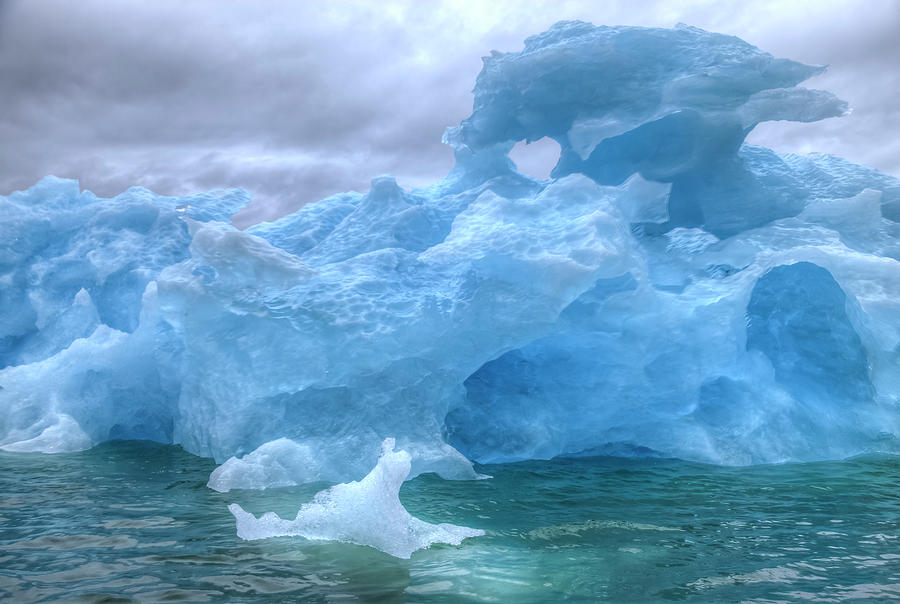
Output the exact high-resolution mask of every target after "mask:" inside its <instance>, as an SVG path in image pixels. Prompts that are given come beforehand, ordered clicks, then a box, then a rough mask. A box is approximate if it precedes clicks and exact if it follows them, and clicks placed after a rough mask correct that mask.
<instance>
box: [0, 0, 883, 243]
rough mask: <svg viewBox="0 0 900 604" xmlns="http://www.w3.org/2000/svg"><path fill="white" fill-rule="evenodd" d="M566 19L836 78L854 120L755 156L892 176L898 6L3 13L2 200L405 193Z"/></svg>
mask: <svg viewBox="0 0 900 604" xmlns="http://www.w3.org/2000/svg"><path fill="white" fill-rule="evenodd" d="M561 19H582V20H585V21H591V22H593V23H595V24H597V25H600V24H606V25H619V24H622V25H647V26H665V27H671V26H673V25H675V24H676V23H678V22H684V23H688V24H690V25H695V26H698V27H702V28H704V29H708V30H712V31H719V32H723V33H729V34H734V35H737V36H740V37H741V38H743V39H745V40H747V41H748V42H750V43H752V44H755V45H757V46H759V47H760V48H762V49H763V50H766V51H768V52H771V53H772V54H774V55H775V56H779V57H786V58H791V59H795V60H799V61H803V62H806V63H813V64H829V65H830V66H831V67H830V70H829V71H828V72H827V73H826V74H824V75H822V76H818V77H816V78H814V79H813V80H810V81H809V82H808V83H807V84H806V85H807V86H810V87H816V88H824V89H827V90H830V91H832V92H834V93H835V94H837V95H838V96H839V97H841V98H843V99H844V100H846V101H848V102H849V103H850V105H851V107H852V108H853V113H852V114H851V115H850V116H848V117H845V118H835V119H830V120H825V121H822V122H818V123H815V124H785V123H770V124H764V125H761V126H760V127H758V128H757V130H756V131H755V132H754V133H753V134H751V138H750V140H751V142H754V143H757V144H764V145H766V146H769V147H772V148H774V149H776V150H778V151H795V152H808V151H813V150H815V151H823V152H827V153H834V154H838V155H842V156H844V157H846V158H848V159H850V160H852V161H855V162H858V163H863V164H867V165H871V166H874V167H877V168H879V169H881V170H884V171H887V172H890V173H893V174H895V175H900V136H898V135H900V111H898V108H900V107H898V105H900V101H898V96H900V75H898V73H900V69H898V67H897V66H898V65H900V33H898V32H900V1H897V0H864V1H843V2H829V1H826V0H816V1H811V2H799V1H798V2H789V1H788V0H781V1H742V2H726V1H722V0H715V1H711V0H710V1H705V0H704V1H701V0H691V1H683V2H674V1H672V0H666V1H662V2H651V1H637V0H626V1H621V2H620V1H601V0H594V1H590V0H586V1H571V2H566V1H562V0H553V1H547V2H538V1H523V0H506V1H497V0H491V1H485V2H476V1H460V2H443V3H439V2H432V1H429V0H411V1H409V2H394V1H383V2H374V1H372V2H338V1H335V2H324V1H323V2H319V1H315V2H313V1H309V2H289V3H288V2H284V3H281V2H249V1H248V2H212V1H210V2H187V1H184V0H179V1H166V0H163V1H160V0H154V1H144V2H131V1H125V2H123V1H116V2H110V1H92V0H78V1H64V0H59V1H44V0H21V1H18V0H0V141H2V145H0V194H6V193H9V192H11V191H13V190H16V189H22V188H26V187H28V186H30V185H32V184H34V182H36V181H37V180H38V179H39V178H40V177H42V176H43V175H45V174H56V175H57V176H64V177H71V178H77V179H79V180H80V181H81V185H82V188H85V189H90V190H92V191H94V192H96V193H98V194H100V195H104V196H112V195H115V194H117V193H119V192H121V191H123V190H124V189H126V188H128V187H129V186H131V185H135V184H139V185H143V186H146V187H148V188H150V189H153V190H154V191H157V192H159V193H164V194H183V193H189V192H197V191H203V190H208V189H216V188H222V187H244V188H246V189H248V190H249V191H250V192H251V193H252V194H253V197H254V201H253V203H252V204H251V206H250V207H249V208H247V209H246V210H244V211H243V212H242V213H241V214H240V215H239V216H238V217H236V219H235V222H236V224H238V225H239V226H246V225H247V224H250V223H252V222H256V221H259V220H265V219H272V218H275V217H277V216H280V215H282V214H285V213H287V212H290V211H293V210H294V209H296V208H298V207H300V206H302V205H304V204H306V203H309V202H312V201H315V200H318V199H320V198H322V197H325V196H327V195H330V194H332V193H337V192H341V191H346V190H359V191H366V190H367V189H368V186H369V181H370V180H371V178H372V177H373V176H376V175H379V174H383V173H392V174H394V175H396V176H397V178H398V180H399V181H400V184H401V185H402V186H405V187H412V186H420V185H424V184H429V183H432V182H434V181H436V180H437V179H439V178H441V177H442V176H444V175H445V174H446V172H447V171H448V170H449V169H450V168H451V166H452V153H451V152H450V150H449V149H448V148H446V147H444V146H443V145H442V144H441V143H440V139H441V134H442V133H443V131H444V128H445V127H447V126H450V125H455V124H457V123H458V122H459V121H460V120H462V119H463V118H465V117H466V116H468V114H469V113H470V111H471V106H472V95H471V89H472V86H473V84H474V81H475V76H476V75H477V74H478V72H479V71H480V69H481V57H482V56H483V55H486V54H489V51H490V50H491V49H497V50H501V51H515V50H519V49H521V48H522V41H523V40H524V38H525V37H527V36H529V35H531V34H534V33H538V32H540V31H543V30H545V29H546V28H547V27H549V26H550V25H551V24H553V23H554V22H556V21H558V20H561Z"/></svg>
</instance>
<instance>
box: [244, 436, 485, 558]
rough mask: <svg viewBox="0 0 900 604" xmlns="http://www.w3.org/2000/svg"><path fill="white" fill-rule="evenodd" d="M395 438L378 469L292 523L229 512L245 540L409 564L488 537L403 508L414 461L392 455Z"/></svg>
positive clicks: (337, 489) (328, 493) (324, 497)
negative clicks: (282, 541) (334, 545)
mask: <svg viewBox="0 0 900 604" xmlns="http://www.w3.org/2000/svg"><path fill="white" fill-rule="evenodd" d="M394 445H395V441H394V439H393V438H387V439H385V441H384V443H383V444H382V452H381V457H380V458H379V459H378V463H377V464H376V466H375V468H374V469H373V470H372V471H371V472H369V473H368V474H367V475H366V477H365V478H363V479H362V480H360V481H359V482H351V483H345V484H338V485H335V486H333V487H331V488H330V489H327V490H325V491H322V492H320V493H318V494H317V495H316V496H315V498H314V499H313V501H312V502H310V503H307V504H306V505H304V506H303V507H302V508H300V511H299V512H297V517H296V518H295V519H294V520H283V519H282V518H280V517H279V516H278V514H275V513H274V512H268V513H266V514H263V515H262V516H261V517H259V518H256V517H255V516H253V514H250V513H248V512H245V511H244V509H243V508H241V506H239V505H238V504H236V503H233V504H231V505H230V506H229V507H228V509H229V510H231V513H232V514H234V517H235V520H236V521H237V534H238V537H240V538H241V539H247V540H253V539H266V538H269V537H305V538H306V539H319V540H328V541H344V542H347V543H356V544H358V545H368V546H371V547H374V548H376V549H379V550H381V551H383V552H386V553H388V554H391V555H392V556H397V557H398V558H409V557H410V555H412V553H413V552H414V551H416V550H419V549H423V548H426V547H429V546H431V545H433V544H435V543H447V544H451V545H459V544H460V543H461V542H462V540H463V539H466V538H467V537H478V536H480V535H484V531H482V530H479V529H470V528H466V527H463V526H455V525H453V524H430V523H428V522H424V521H422V520H419V519H418V518H414V517H413V516H411V515H410V514H409V512H407V511H406V508H404V507H403V504H402V503H400V498H399V494H400V486H401V485H402V484H403V481H404V480H406V477H407V476H408V475H409V471H410V468H411V464H410V456H409V453H407V452H406V451H394Z"/></svg>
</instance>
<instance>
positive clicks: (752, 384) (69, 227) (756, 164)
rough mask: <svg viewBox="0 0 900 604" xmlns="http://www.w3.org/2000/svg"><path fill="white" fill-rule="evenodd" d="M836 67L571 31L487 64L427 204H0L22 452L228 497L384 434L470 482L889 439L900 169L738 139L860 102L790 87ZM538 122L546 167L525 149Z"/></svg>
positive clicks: (837, 453) (333, 469)
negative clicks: (112, 463)
mask: <svg viewBox="0 0 900 604" xmlns="http://www.w3.org/2000/svg"><path fill="white" fill-rule="evenodd" d="M822 69H823V68H822V67H812V66H807V65H802V64H799V63H796V62H793V61H789V60H785V59H776V58H774V57H772V56H771V55H769V54H767V53H764V52H762V51H760V50H759V49H757V48H755V47H753V46H751V45H749V44H747V43H745V42H743V41H741V40H739V39H737V38H734V37H730V36H724V35H720V34H715V33H709V32H705V31H702V30H699V29H696V28H692V27H687V26H678V27H676V28H674V29H650V28H639V27H594V26H592V25H590V24H587V23H580V22H563V23H559V24H557V25H555V26H553V27H552V28H550V29H549V30H548V31H546V32H544V33H542V34H539V35H537V36H534V37H531V38H529V39H528V40H527V41H526V43H525V48H524V49H523V50H522V51H520V52H514V53H507V54H503V53H497V52H495V53H493V54H492V55H491V56H490V57H486V58H485V62H484V69H483V70H482V72H481V74H480V75H479V76H478V80H477V83H476V87H475V91H474V95H475V101H474V107H473V112H472V115H471V116H470V117H469V118H467V119H466V120H464V121H463V122H462V123H461V124H460V125H459V126H456V127H452V128H449V129H448V130H447V132H446V134H445V137H444V140H445V142H446V143H447V144H449V145H450V146H451V147H452V148H453V150H454V153H455V158H456V165H455V167H454V168H453V170H452V171H451V172H450V173H449V174H448V175H447V177H445V178H444V179H442V180H441V181H440V182H438V183H436V184H434V185H432V186H429V187H425V188H421V189H416V190H412V191H407V190H404V189H402V188H401V187H400V186H399V185H398V184H397V182H396V181H395V180H394V179H393V178H391V177H389V176H380V177H377V178H375V179H374V180H373V181H372V186H371V189H370V190H369V191H368V192H367V193H365V194H359V193H346V194H341V195H335V196H333V197H330V198H328V199H325V200H323V201H320V202H318V203H314V204H310V205H308V206H306V207H304V208H302V209H301V210H299V211H298V212H296V213H294V214H292V215H290V216H285V217H283V218H281V219H279V220H277V221H275V222H271V223H262V224H258V225H256V226H253V227H251V228H249V229H247V230H246V231H240V230H238V229H236V228H234V227H232V226H231V225H230V224H229V223H228V222H227V220H228V218H229V217H230V216H231V215H232V214H233V213H234V212H236V211H237V210H238V209H239V208H240V207H242V205H244V204H245V203H246V202H247V199H248V197H247V195H246V193H244V192H242V191H226V192H216V193H210V194H203V195H193V196H189V197H181V198H175V197H163V196H158V195H155V194H153V193H151V192H150V191H147V190H145V189H140V188H135V189H130V190H128V191H126V192H124V193H122V194H121V195H119V196H117V197H115V198H113V199H100V198H97V197H95V196H94V195H92V194H91V193H89V192H82V191H80V190H79V187H78V184H77V183H76V182H74V181H69V180H62V179H56V178H53V177H47V178H45V179H44V180H42V181H40V182H39V183H38V184H37V185H35V186H34V187H32V188H31V189H29V190H27V191H22V192H16V193H13V194H11V195H9V196H7V197H0V309H2V314H0V446H2V447H3V448H5V449H10V450H16V449H18V450H43V451H48V452H51V451H60V450H75V449H80V448H84V447H86V446H88V445H90V444H96V443H99V442H101V441H105V440H109V439H117V438H143V439H151V440H156V441H160V442H171V443H179V444H181V445H182V446H183V447H184V448H185V449H187V450H188V451H191V452H193V453H195V454H198V455H205V456H211V457H214V458H215V459H216V460H217V461H218V462H220V463H222V464H223V465H221V466H220V468H219V469H217V470H216V471H215V472H214V473H213V475H212V476H211V477H210V486H211V487H212V488H215V489H217V490H220V491H226V490H229V489H232V488H264V487H267V486H280V485H288V484H296V483H300V482H306V481H311V480H327V481H331V482H346V481H349V480H356V479H360V478H361V477H363V476H364V475H366V473H367V472H368V471H369V470H370V469H371V468H372V467H373V466H374V465H375V463H376V460H378V458H379V455H380V443H381V442H382V441H383V440H384V439H385V438H387V437H391V436H396V438H397V445H398V447H400V448H401V449H403V450H404V451H406V452H408V454H409V456H410V462H409V463H410V476H415V475H417V474H420V473H422V472H437V473H439V474H440V475H441V476H444V477H446V478H463V479H465V478H469V479H471V478H477V477H479V474H478V473H477V472H476V471H475V469H474V468H473V465H472V463H471V461H472V460H474V461H478V462H503V461H512V460H520V459H529V458H549V457H554V456H559V455H589V454H597V455H601V454H613V455H668V456H676V457H681V458H685V459H691V460H699V461H705V462H711V463H718V464H752V463H766V462H780V461H786V460H814V459H826V458H842V457H846V456H850V455H855V454H859V453H864V452H868V451H889V452H898V450H900V445H898V440H897V437H898V435H900V407H898V405H900V264H898V261H900V181H898V180H897V179H895V178H893V177H891V176H888V175H886V174H882V173H879V172H877V171H875V170H872V169H870V168H865V167H862V166H856V165H854V164H852V163H849V162H847V161H845V160H842V159H840V158H836V157H832V156H828V155H821V154H811V155H806V156H799V155H792V154H778V153H775V152H773V151H771V150H768V149H764V148H761V147H756V146H752V145H748V144H746V143H744V139H745V137H746V136H747V134H748V133H749V132H750V131H751V130H752V129H753V128H754V127H755V126H756V124H758V123H760V122H763V121H768V120H795V121H814V120H819V119H824V118H829V117H837V116H840V115H843V114H844V113H846V112H847V106H846V105H845V104H844V103H843V102H842V101H840V100H838V99H837V98H835V97H834V96H833V95H831V94H830V93H827V92H823V91H817V90H809V89H805V88H801V87H798V84H799V83H801V82H802V81H804V80H806V79H807V78H809V77H811V76H813V75H815V74H817V73H820V72H821V71H822ZM543 137H549V138H551V139H553V140H555V141H556V142H557V143H558V144H559V146H560V149H561V152H560V158H559V162H558V164H557V165H556V167H555V168H554V170H553V172H552V175H551V178H550V179H548V180H535V179H533V178H530V177H528V176H525V175H523V174H520V173H519V172H518V171H517V170H516V166H515V165H514V164H513V163H512V162H511V160H510V159H509V157H508V153H509V152H510V150H511V149H512V148H513V147H514V145H515V144H516V143H517V142H518V141H520V140H527V141H535V140H540V139H541V138H543ZM248 522H249V521H248ZM282 522H286V521H282ZM251 524H252V523H251Z"/></svg>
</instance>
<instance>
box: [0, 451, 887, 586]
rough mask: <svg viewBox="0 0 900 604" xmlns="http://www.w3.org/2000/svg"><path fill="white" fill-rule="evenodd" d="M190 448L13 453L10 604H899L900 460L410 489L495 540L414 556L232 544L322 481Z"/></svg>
mask: <svg viewBox="0 0 900 604" xmlns="http://www.w3.org/2000/svg"><path fill="white" fill-rule="evenodd" d="M213 467H214V465H213V464H212V462H210V461H209V460H205V459H199V458H197V457H194V456H191V455H189V454H186V453H184V452H183V451H182V450H181V449H180V448H178V447H167V446H161V445H156V444H151V443H143V442H121V443H108V444H105V445H102V446H99V447H96V448H94V449H93V450H91V451H85V452H83V453H75V454H67V455H53V456H51V455H40V454H9V453H0V598H2V599H4V600H9V601H12V602H58V601H77V602H119V601H149V602H157V601H196V602H203V601H231V602H255V601H263V600H271V601H277V602H295V601H300V602H306V601H308V602H344V601H362V602H504V603H506V602H513V603H519V602H558V601H564V600H570V601H583V602H594V601H609V602H665V601H687V602H759V603H772V602H844V601H852V602H884V601H888V600H892V599H900V458H896V457H867V458H857V459H851V460H846V461H840V462H821V463H809V464H788V465H781V466H765V467H753V468H721V467H712V466H704V465H699V464H691V463H685V462H681V461H674V460H622V459H613V458H594V459H580V460H555V461H549V462H526V463H519V464H507V465H497V466H484V467H481V468H479V469H480V471H482V472H484V473H487V474H491V475H493V479H491V480H482V481H473V482H449V481H443V480H440V479H438V478H435V477H433V476H423V477H419V478H417V479H415V480H413V481H411V482H408V483H406V485H404V487H403V490H402V492H401V499H402V500H403V502H404V503H405V505H406V507H407V508H408V509H409V511H410V512H411V513H412V514H413V515H415V516H418V517H420V518H422V519H424V520H428V521H431V522H452V523H454V524H461V525H465V526H470V527H478V528H483V529H485V530H486V531H487V535H486V536H484V537H480V538H476V539H470V540H467V541H465V542H464V543H463V544H462V545H461V546H458V547H450V546H435V547H433V548H431V549H429V550H424V551H419V552H416V553H415V554H413V557H412V559H411V560H399V559H396V558H392V557H390V556H388V555H386V554H383V553H381V552H378V551H376V550H373V549H370V548H366V547H361V546H356V545H349V544H340V543H327V542H311V541H305V540H303V539H299V538H294V539H291V538H278V539H269V540H264V541H256V542H246V541H241V540H240V539H238V538H237V537H236V536H235V526H234V520H233V518H232V516H231V514H229V513H228V511H227V509H226V506H227V505H228V504H229V503H231V502H235V501H236V502H238V503H240V504H241V505H242V506H244V507H245V508H246V509H247V510H249V511H252V512H254V513H257V514H259V513H261V512H264V511H269V510H272V511H276V512H279V513H280V514H281V515H282V516H287V517H290V518H293V516H294V515H295V514H296V511H297V509H298V507H299V506H300V504H301V503H303V502H305V501H307V500H309V499H310V497H311V496H312V495H313V493H314V492H315V491H317V490H319V489H320V488H322V487H323V486H325V485H307V486H304V487H297V488H289V489H276V490H270V491H266V492H240V493H225V494H220V493H215V492H213V491H211V490H209V489H207V488H206V487H205V483H206V480H207V477H208V475H209V472H210V471H211V470H212V468H213Z"/></svg>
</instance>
